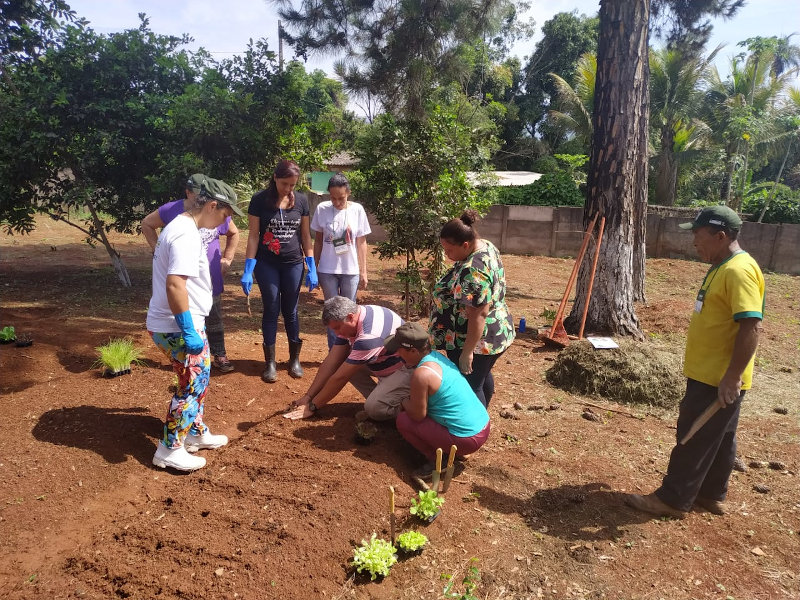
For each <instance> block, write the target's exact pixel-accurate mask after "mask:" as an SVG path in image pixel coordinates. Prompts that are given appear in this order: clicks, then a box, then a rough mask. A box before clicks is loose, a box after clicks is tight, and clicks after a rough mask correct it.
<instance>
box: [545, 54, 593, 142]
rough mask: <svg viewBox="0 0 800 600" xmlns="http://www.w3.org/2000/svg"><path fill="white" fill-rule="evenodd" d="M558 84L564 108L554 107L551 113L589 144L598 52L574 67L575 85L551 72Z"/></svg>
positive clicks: (558, 94) (559, 102)
mask: <svg viewBox="0 0 800 600" xmlns="http://www.w3.org/2000/svg"><path fill="white" fill-rule="evenodd" d="M549 75H550V77H551V78H552V79H553V83H554V84H555V86H556V94H557V101H558V105H559V107H560V108H561V110H551V111H550V116H551V117H552V118H553V119H554V120H555V121H556V122H558V123H561V124H562V125H563V126H564V127H565V128H566V129H567V130H568V131H570V132H572V133H573V134H574V135H575V136H576V137H577V138H578V139H580V141H581V142H582V143H583V145H585V146H586V147H588V146H589V144H590V143H591V141H592V113H593V112H594V84H595V80H596V76H597V56H595V55H594V54H592V53H591V52H587V53H585V54H583V55H581V57H580V58H579V59H578V64H577V66H576V67H575V87H572V86H571V85H570V84H569V83H568V82H567V81H565V80H564V79H563V78H561V77H559V76H558V75H556V74H555V73H549Z"/></svg>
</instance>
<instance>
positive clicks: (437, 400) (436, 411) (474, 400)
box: [417, 351, 489, 437]
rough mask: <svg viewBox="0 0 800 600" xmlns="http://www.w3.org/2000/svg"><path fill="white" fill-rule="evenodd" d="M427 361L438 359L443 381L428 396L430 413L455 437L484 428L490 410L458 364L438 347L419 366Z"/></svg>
mask: <svg viewBox="0 0 800 600" xmlns="http://www.w3.org/2000/svg"><path fill="white" fill-rule="evenodd" d="M426 362H435V363H437V364H438V365H439V366H440V367H441V368H442V383H441V384H440V385H439V389H438V390H437V391H436V393H435V394H433V395H431V396H429V397H428V416H429V417H430V418H431V419H433V420H434V421H436V422H437V423H439V424H440V425H444V426H445V427H446V428H447V431H449V432H450V435H454V436H456V437H470V436H473V435H477V434H479V433H480V432H481V431H483V428H484V427H486V424H487V423H488V422H489V413H488V412H486V408H485V407H484V406H483V404H481V401H480V400H478V397H477V396H476V395H475V392H473V391H472V388H471V387H469V383H468V382H467V380H466V379H465V378H464V376H463V375H462V374H461V372H460V371H459V370H458V367H457V366H456V365H455V364H453V363H452V362H451V361H450V360H448V359H447V358H446V357H445V356H442V355H441V354H439V353H438V352H436V351H433V352H430V353H429V354H426V355H425V356H423V357H422V360H421V361H419V365H417V368H419V367H421V366H422V365H424V364H425V363H426Z"/></svg>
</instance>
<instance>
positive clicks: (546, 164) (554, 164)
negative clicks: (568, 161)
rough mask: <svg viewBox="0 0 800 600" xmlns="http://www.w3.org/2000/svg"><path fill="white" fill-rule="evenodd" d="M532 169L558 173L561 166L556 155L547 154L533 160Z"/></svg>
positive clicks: (537, 171) (540, 171)
mask: <svg viewBox="0 0 800 600" xmlns="http://www.w3.org/2000/svg"><path fill="white" fill-rule="evenodd" d="M531 170H532V171H534V172H535V173H557V172H558V171H559V170H560V167H559V166H558V161H557V160H556V159H555V158H554V157H552V156H550V155H549V154H546V155H545V156H540V157H539V158H537V159H536V160H535V161H533V165H532V166H531Z"/></svg>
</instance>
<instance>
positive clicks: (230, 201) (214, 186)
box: [200, 177, 244, 217]
mask: <svg viewBox="0 0 800 600" xmlns="http://www.w3.org/2000/svg"><path fill="white" fill-rule="evenodd" d="M200 195H201V196H205V197H207V198H210V199H211V200H216V201H217V202H221V203H222V204H227V205H228V206H230V207H231V208H232V209H233V212H235V213H236V214H237V215H239V216H240V217H243V216H244V213H243V212H242V209H241V208H239V207H238V206H237V204H236V192H234V191H233V189H232V188H231V186H229V185H228V184H227V183H225V182H224V181H220V180H219V179H212V178H211V177H207V178H206V179H205V181H203V185H202V186H200Z"/></svg>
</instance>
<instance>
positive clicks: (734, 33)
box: [67, 0, 800, 76]
mask: <svg viewBox="0 0 800 600" xmlns="http://www.w3.org/2000/svg"><path fill="white" fill-rule="evenodd" d="M67 1H68V3H69V5H70V6H71V7H72V8H73V9H74V10H75V11H76V12H77V13H78V14H79V15H80V16H82V17H84V18H86V19H87V20H89V21H90V23H91V26H92V28H93V29H94V30H95V31H97V32H98V33H112V32H115V31H121V30H123V29H129V28H131V27H137V26H138V23H139V20H138V16H137V14H138V13H140V12H144V13H146V14H147V15H148V17H149V18H150V26H151V27H152V29H153V30H154V31H156V32H158V33H163V34H173V35H179V34H182V33H188V34H189V35H191V36H192V37H193V38H194V39H195V44H194V45H195V46H203V47H204V48H205V49H206V50H209V51H210V52H212V53H213V54H214V56H216V57H218V58H224V57H229V56H231V55H233V54H240V53H241V52H243V51H244V49H245V47H246V45H247V41H248V39H250V38H253V39H257V38H262V37H266V38H267V39H268V41H269V47H270V48H271V49H273V50H275V51H276V52H277V49H278V17H277V13H276V11H275V7H274V4H271V3H268V2H265V1H264V0H223V2H220V1H219V0H67ZM532 5H533V8H532V9H531V11H530V16H532V17H533V18H534V20H535V21H536V29H537V32H538V31H539V30H540V28H541V25H542V24H544V22H545V21H547V20H548V19H550V18H551V17H552V16H553V15H554V14H556V13H558V12H568V11H572V10H577V11H578V12H579V13H585V14H587V15H588V14H593V13H595V12H596V11H597V10H598V9H599V5H600V3H599V1H598V0H539V1H536V0H533V1H532ZM794 32H800V3H799V2H798V0H750V1H749V2H748V3H747V4H746V5H745V6H744V8H742V9H741V10H740V11H739V13H738V14H737V15H736V16H735V17H734V18H733V19H731V20H728V21H723V20H721V19H719V20H716V21H715V22H714V36H713V38H712V40H711V44H710V48H713V47H715V46H716V45H717V44H720V43H724V44H725V48H724V49H723V50H722V51H721V52H720V53H719V56H718V58H717V61H716V63H717V66H718V68H719V70H720V74H721V75H723V76H724V75H725V74H726V73H727V68H726V67H725V64H726V63H727V62H728V58H729V57H731V56H733V55H734V54H736V53H737V52H738V51H740V50H741V49H740V48H738V47H737V46H736V44H737V42H740V41H742V40H744V39H746V38H748V37H753V36H756V35H761V36H770V35H788V34H790V33H794ZM538 39H539V36H538V35H537V36H535V37H534V39H533V40H531V41H528V42H526V43H524V44H519V45H518V46H517V47H515V48H514V53H515V54H516V55H518V56H519V57H520V58H524V57H525V56H528V55H530V54H531V53H532V52H533V48H534V44H535V43H536V41H537V40H538ZM794 41H795V43H798V44H800V34H798V36H797V37H796V38H794ZM285 53H286V58H287V59H289V58H291V50H290V49H288V48H287V49H285ZM332 64H333V58H332V57H314V58H312V59H311V60H309V62H308V64H307V68H308V69H309V70H311V69H314V68H321V69H323V70H325V71H327V72H328V73H332V69H331V65H332Z"/></svg>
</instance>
